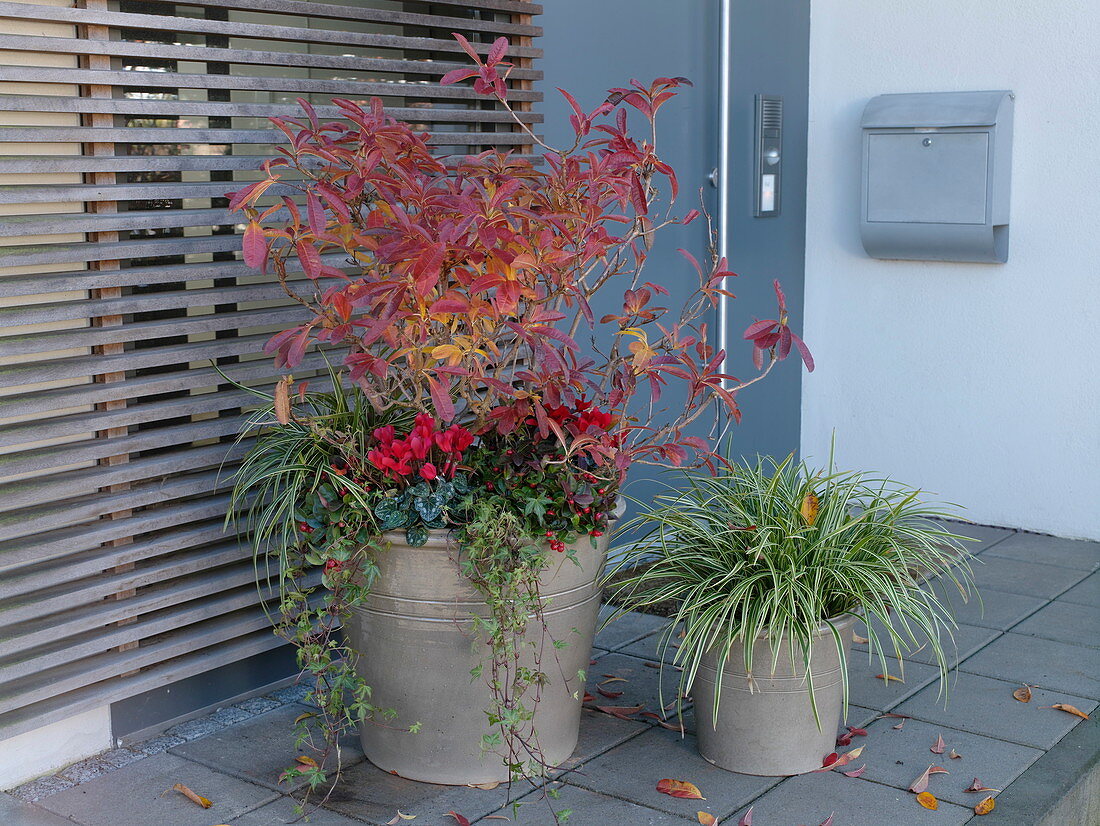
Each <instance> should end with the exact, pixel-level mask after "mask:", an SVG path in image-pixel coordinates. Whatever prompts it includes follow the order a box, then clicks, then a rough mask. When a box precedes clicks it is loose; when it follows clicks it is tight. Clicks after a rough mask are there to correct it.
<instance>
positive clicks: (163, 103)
mask: <svg viewBox="0 0 1100 826" xmlns="http://www.w3.org/2000/svg"><path fill="white" fill-rule="evenodd" d="M70 42H71V41H70ZM360 103H362V104H364V105H365V104H366V101H362V100H361V101H360ZM314 110H315V111H316V112H317V116H318V117H320V118H339V117H341V114H340V110H339V109H338V108H337V107H335V106H314ZM0 112H97V113H102V114H109V115H145V116H151V115H156V116H165V115H189V116H196V115H198V116H203V117H219V118H230V117H233V118H263V119H265V120H266V119H267V118H270V117H276V116H278V117H291V118H296V117H301V116H302V109H301V107H300V106H298V105H297V104H275V103H238V102H233V103H211V102H207V101H196V100H143V99H128V98H87V97H63V96H61V95H0ZM386 112H387V114H390V115H392V116H393V117H395V118H397V119H399V120H403V121H407V122H409V123H440V122H442V123H455V124H459V123H507V124H511V123H514V122H515V119H514V117H513V115H512V114H511V113H509V112H506V111H504V110H502V109H454V108H451V109H439V108H423V109H405V108H400V107H386ZM515 117H518V118H519V120H521V121H523V122H524V123H539V122H541V121H542V115H540V114H537V113H535V112H517V113H516V115H515ZM278 135H279V136H280V137H279V140H281V139H282V137H281V136H282V133H281V132H280V133H278Z"/></svg>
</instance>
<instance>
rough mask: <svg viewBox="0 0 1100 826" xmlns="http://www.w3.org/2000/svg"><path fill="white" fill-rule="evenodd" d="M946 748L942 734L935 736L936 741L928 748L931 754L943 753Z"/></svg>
mask: <svg viewBox="0 0 1100 826" xmlns="http://www.w3.org/2000/svg"><path fill="white" fill-rule="evenodd" d="M946 748H947V744H946V743H945V742H943V735H942V734H940V735H937V736H936V742H935V743H933V744H932V748H930V749H929V751H930V752H932V754H943V752H944V749H946Z"/></svg>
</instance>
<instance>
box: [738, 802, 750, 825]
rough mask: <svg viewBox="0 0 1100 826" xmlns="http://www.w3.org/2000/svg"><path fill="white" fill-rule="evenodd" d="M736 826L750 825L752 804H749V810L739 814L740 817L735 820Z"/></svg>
mask: <svg viewBox="0 0 1100 826" xmlns="http://www.w3.org/2000/svg"><path fill="white" fill-rule="evenodd" d="M737 826H752V806H749V810H748V811H747V812H745V813H744V814H743V815H741V819H740V820H739V821H737Z"/></svg>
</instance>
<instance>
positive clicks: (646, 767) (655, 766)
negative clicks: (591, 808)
mask: <svg viewBox="0 0 1100 826" xmlns="http://www.w3.org/2000/svg"><path fill="white" fill-rule="evenodd" d="M664 778H670V779H673V780H689V781H691V782H692V783H694V784H695V785H696V786H698V787H699V790H700V791H701V792H702V794H703V796H704V797H705V798H706V804H707V807H708V808H709V810H710V811H711V812H712V813H716V814H719V815H720V817H725V814H726V813H728V812H732V811H733V810H734V809H736V808H738V807H740V806H742V805H744V804H746V803H748V802H749V801H750V800H752V799H753V798H754V797H756V796H757V795H759V794H760V793H761V792H763V791H765V790H766V789H768V788H770V787H771V786H773V785H775V783H777V782H778V778H774V777H752V776H750V775H747V774H734V773H732V772H727V771H725V770H723V769H719V768H718V767H716V766H713V765H711V764H710V763H708V762H707V761H705V760H704V759H703V758H702V757H700V756H699V752H698V751H697V750H696V748H695V738H694V737H690V736H689V737H681V736H680V735H679V734H676V733H675V732H671V731H666V730H665V729H662V728H652V729H650V730H649V731H647V732H646V733H645V734H642V735H639V736H638V737H635V738H634V739H632V740H627V741H626V742H625V743H623V744H622V745H621V746H617V747H615V748H613V749H611V750H610V751H608V752H605V753H604V754H601V755H600V756H599V757H597V758H595V759H594V760H591V761H589V762H588V763H585V764H584V765H583V766H581V767H580V768H579V769H577V770H576V771H574V772H570V773H569V774H567V775H566V776H565V778H564V779H565V781H566V782H568V783H570V784H572V785H576V786H580V787H582V788H585V789H589V790H591V791H595V792H600V793H601V794H605V795H608V796H610V797H619V798H622V799H624V800H631V801H634V802H635V803H640V804H642V805H643V806H647V807H649V808H654V809H660V810H661V811H664V812H668V813H670V814H676V815H681V816H683V817H691V816H693V815H694V814H695V812H697V811H699V810H700V809H701V808H703V807H702V806H699V805H696V804H699V803H701V802H702V801H698V800H680V799H677V798H674V797H669V796H668V795H665V794H661V793H660V792H658V791H657V783H658V781H660V780H662V779H664ZM583 822H585V823H587V822H589V821H587V820H586V821H583ZM611 822H617V821H611Z"/></svg>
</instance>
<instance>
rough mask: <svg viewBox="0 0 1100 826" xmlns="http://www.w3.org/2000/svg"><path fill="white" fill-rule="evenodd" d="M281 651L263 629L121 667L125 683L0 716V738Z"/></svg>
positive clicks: (88, 688)
mask: <svg viewBox="0 0 1100 826" xmlns="http://www.w3.org/2000/svg"><path fill="white" fill-rule="evenodd" d="M176 633H177V634H180V633H181V632H176ZM284 646H286V643H285V642H283V641H282V640H281V639H279V638H278V637H276V636H275V635H273V634H272V633H271V629H270V628H266V627H265V628H261V629H260V630H258V631H252V632H248V633H245V634H241V635H240V636H238V637H232V636H230V637H225V638H222V639H221V640H220V641H218V640H215V641H214V642H212V643H208V646H207V647H205V648H199V649H196V648H194V647H192V648H190V649H189V650H187V651H186V652H185V653H183V654H179V655H175V656H172V657H169V658H166V659H162V660H159V661H156V662H154V663H151V664H147V665H146V666H145V667H144V668H142V669H141V670H140V671H138V672H134V671H132V670H130V669H127V668H125V667H122V668H121V670H119V671H118V673H119V674H126V676H125V677H107V678H104V679H102V680H99V681H95V682H84V683H83V684H78V687H76V688H74V689H71V690H69V691H66V692H61V693H58V694H55V695H53V696H50V697H45V698H42V699H39V700H38V701H36V702H34V703H32V704H29V705H23V706H19V707H18V708H16V709H14V710H13V711H11V712H9V713H7V714H3V715H0V738H9V737H16V736H18V735H20V734H26V733H27V732H29V731H34V730H35V729H37V728H41V727H42V726H44V725H46V724H47V723H51V722H56V721H57V720H59V719H62V718H65V717H69V716H72V715H74V714H80V713H81V712H84V711H89V710H91V709H94V708H102V707H103V706H105V705H108V704H109V703H113V702H115V701H117V700H120V699H123V698H125V697H132V696H134V695H136V694H140V693H142V692H144V691H151V690H153V689H155V688H161V687H163V686H166V685H170V684H172V683H175V682H178V681H180V680H184V679H186V678H188V677H193V676H195V675H196V674H202V673H205V672H207V671H210V670H212V669H215V668H218V667H220V666H224V665H228V664H230V663H234V662H238V661H240V660H243V659H245V658H247V657H251V656H254V655H257V654H263V653H265V652H268V651H271V650H272V649H275V648H282V647H284Z"/></svg>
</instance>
